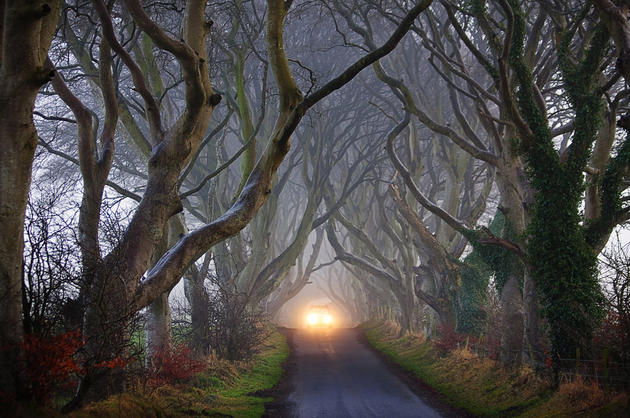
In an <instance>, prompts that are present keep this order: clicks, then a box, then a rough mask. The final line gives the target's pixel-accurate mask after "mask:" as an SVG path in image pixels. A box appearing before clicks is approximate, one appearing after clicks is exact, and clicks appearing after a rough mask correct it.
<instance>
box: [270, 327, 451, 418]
mask: <svg viewBox="0 0 630 418" xmlns="http://www.w3.org/2000/svg"><path fill="white" fill-rule="evenodd" d="M286 333H287V336H288V337H289V341H290V343H291V349H292V359H291V365H290V370H289V373H288V377H287V379H288V380H289V382H288V383H289V385H288V386H287V387H288V388H289V389H288V390H287V393H288V396H286V398H285V400H284V407H283V408H281V410H282V411H283V413H282V415H285V416H291V417H302V418H306V417H308V418H315V417H326V418H331V417H400V418H403V417H442V416H446V417H452V416H459V414H457V413H456V412H455V413H454V412H453V410H452V409H451V408H449V407H447V406H444V405H439V404H438V402H437V401H436V400H435V399H433V398H435V394H433V393H427V394H425V396H422V397H423V398H425V399H424V400H423V399H421V398H420V397H419V396H418V395H417V394H416V393H414V392H413V391H412V390H411V389H410V388H409V387H408V386H407V385H406V384H405V383H404V382H403V380H402V379H401V378H399V377H398V376H397V374H395V373H394V372H392V371H391V370H390V369H389V367H388V366H387V365H386V364H385V363H384V362H383V361H382V360H381V358H380V357H379V356H378V355H377V354H375V353H374V352H373V351H372V350H371V349H370V348H368V347H366V343H364V342H363V341H362V338H361V337H362V335H361V334H360V331H359V330H356V329H333V330H328V329H315V330H287V331H286ZM421 395H423V394H421ZM429 403H431V405H429Z"/></svg>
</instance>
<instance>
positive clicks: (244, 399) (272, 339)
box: [70, 331, 289, 418]
mask: <svg viewBox="0 0 630 418" xmlns="http://www.w3.org/2000/svg"><path fill="white" fill-rule="evenodd" d="M288 354H289V348H288V345H287V343H286V340H285V338H284V337H283V336H282V335H281V334H280V333H278V332H277V331H273V332H272V333H271V334H270V336H269V338H267V340H265V341H264V343H263V347H262V349H261V350H260V352H259V353H258V354H257V355H255V356H254V358H253V359H252V360H250V361H247V362H231V361H227V360H222V359H220V358H218V357H217V356H210V357H209V358H208V359H207V367H205V370H204V371H202V372H200V373H198V374H196V375H194V376H193V377H191V379H190V380H188V381H187V382H179V383H170V384H165V385H160V386H158V387H152V386H151V385H143V384H142V382H139V383H138V384H135V385H134V386H135V388H134V389H133V390H132V391H131V392H128V393H123V394H120V395H116V396H113V397H111V398H109V399H107V400H105V401H102V402H99V403H95V404H90V405H88V406H86V407H85V408H83V409H81V410H79V411H76V412H74V413H72V414H71V415H70V416H71V417H74V418H83V417H121V416H124V417H130V418H133V417H182V416H210V417H213V416H214V417H221V416H232V417H243V418H249V417H260V416H261V415H262V414H263V413H264V411H265V403H266V402H269V401H271V400H272V398H264V397H258V396H256V393H257V392H259V391H263V390H266V389H271V388H272V387H273V386H274V385H275V384H276V383H277V382H278V381H279V380H280V377H281V376H282V373H283V367H282V363H283V362H284V360H285V359H286V358H287V356H288Z"/></svg>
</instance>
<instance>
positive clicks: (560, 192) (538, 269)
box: [508, 0, 608, 358]
mask: <svg viewBox="0 0 630 418" xmlns="http://www.w3.org/2000/svg"><path fill="white" fill-rule="evenodd" d="M508 2H509V4H510V6H511V8H512V10H513V11H514V36H513V43H512V45H511V49H510V56H509V62H510V66H511V68H512V69H513V70H514V73H515V75H516V81H517V93H516V99H517V104H518V107H519V110H520V112H521V114H522V116H523V118H524V119H525V121H526V122H527V124H528V126H529V128H530V129H531V131H532V132H533V138H528V139H527V141H528V142H527V144H526V146H524V147H523V148H522V152H523V153H524V154H525V157H526V160H527V163H528V176H529V178H530V180H531V184H532V187H533V189H534V197H535V204H534V208H533V216H532V221H531V223H530V225H529V227H528V231H527V232H528V244H527V253H528V257H529V263H530V264H531V266H532V276H533V279H534V280H535V282H536V284H537V286H538V289H539V291H540V301H541V305H542V309H543V313H544V315H545V317H546V318H547V321H548V323H549V325H550V337H551V343H552V354H553V355H554V356H555V357H556V358H557V357H564V358H573V356H575V353H576V351H577V350H578V349H579V350H581V351H582V353H584V352H587V351H588V347H589V342H590V340H591V338H592V335H593V330H594V328H595V326H596V323H597V320H598V318H599V317H600V312H601V311H600V306H601V290H600V289H599V286H598V283H597V279H596V274H595V273H596V268H595V267H596V256H595V254H594V252H593V250H592V248H591V247H590V246H589V245H588V244H587V242H586V239H585V234H584V229H583V228H582V226H581V217H580V214H579V207H580V202H581V199H582V192H583V190H584V180H583V175H582V171H583V169H584V167H585V165H586V162H587V161H588V158H589V155H590V148H591V145H592V143H593V141H594V140H595V137H596V134H597V130H598V127H599V122H600V120H601V109H602V106H601V97H600V94H599V92H598V91H597V86H596V83H595V80H596V74H597V72H598V71H599V68H598V67H599V65H600V63H601V60H602V57H603V54H604V51H605V49H606V48H605V47H606V44H607V42H608V34H607V33H606V31H605V28H604V27H603V26H600V27H598V28H597V31H596V33H595V35H594V37H593V39H592V40H591V43H590V45H589V48H588V50H587V52H586V54H585V55H584V59H583V60H582V62H580V63H578V64H577V65H576V64H573V63H572V62H571V60H570V59H569V53H570V51H569V45H570V41H571V39H572V37H573V33H574V30H573V31H567V33H565V34H564V37H563V40H562V42H561V43H560V46H559V48H558V62H559V64H560V69H561V71H562V74H563V78H564V82H565V86H566V89H567V93H568V96H569V99H570V100H571V102H572V105H573V107H574V109H575V121H574V123H575V131H574V135H573V140H572V144H571V150H570V152H569V156H568V159H567V162H566V163H562V162H561V161H560V159H559V157H558V154H557V152H556V150H555V148H554V144H553V141H552V137H551V133H550V130H549V123H548V121H547V119H546V116H545V115H544V113H543V111H542V110H541V109H540V108H539V107H538V105H537V103H536V100H535V90H534V82H533V77H532V74H531V71H530V69H529V68H528V67H527V66H526V65H525V63H524V61H523V58H522V57H523V45H524V38H525V34H526V32H525V31H526V25H525V17H524V15H523V11H522V9H521V7H520V4H518V2H517V0H508ZM578 23H579V22H578Z"/></svg>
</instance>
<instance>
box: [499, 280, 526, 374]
mask: <svg viewBox="0 0 630 418" xmlns="http://www.w3.org/2000/svg"><path fill="white" fill-rule="evenodd" d="M519 282H520V280H519V277H517V276H511V277H510V278H509V279H508V280H507V282H506V283H505V284H504V285H503V289H501V353H500V360H501V362H502V363H503V364H504V365H505V366H508V367H516V366H518V365H519V364H520V361H521V352H522V350H523V298H522V295H521V289H520V284H519Z"/></svg>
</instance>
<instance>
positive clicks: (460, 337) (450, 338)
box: [433, 324, 466, 354]
mask: <svg viewBox="0 0 630 418" xmlns="http://www.w3.org/2000/svg"><path fill="white" fill-rule="evenodd" d="M465 343H466V335H464V334H459V333H457V332H456V331H455V327H453V325H451V324H440V325H439V326H438V338H436V339H434V340H433V345H434V346H435V348H437V349H438V351H439V352H440V353H442V354H446V353H448V352H449V351H452V350H454V349H456V348H457V347H460V346H462V345H463V344H465Z"/></svg>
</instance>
